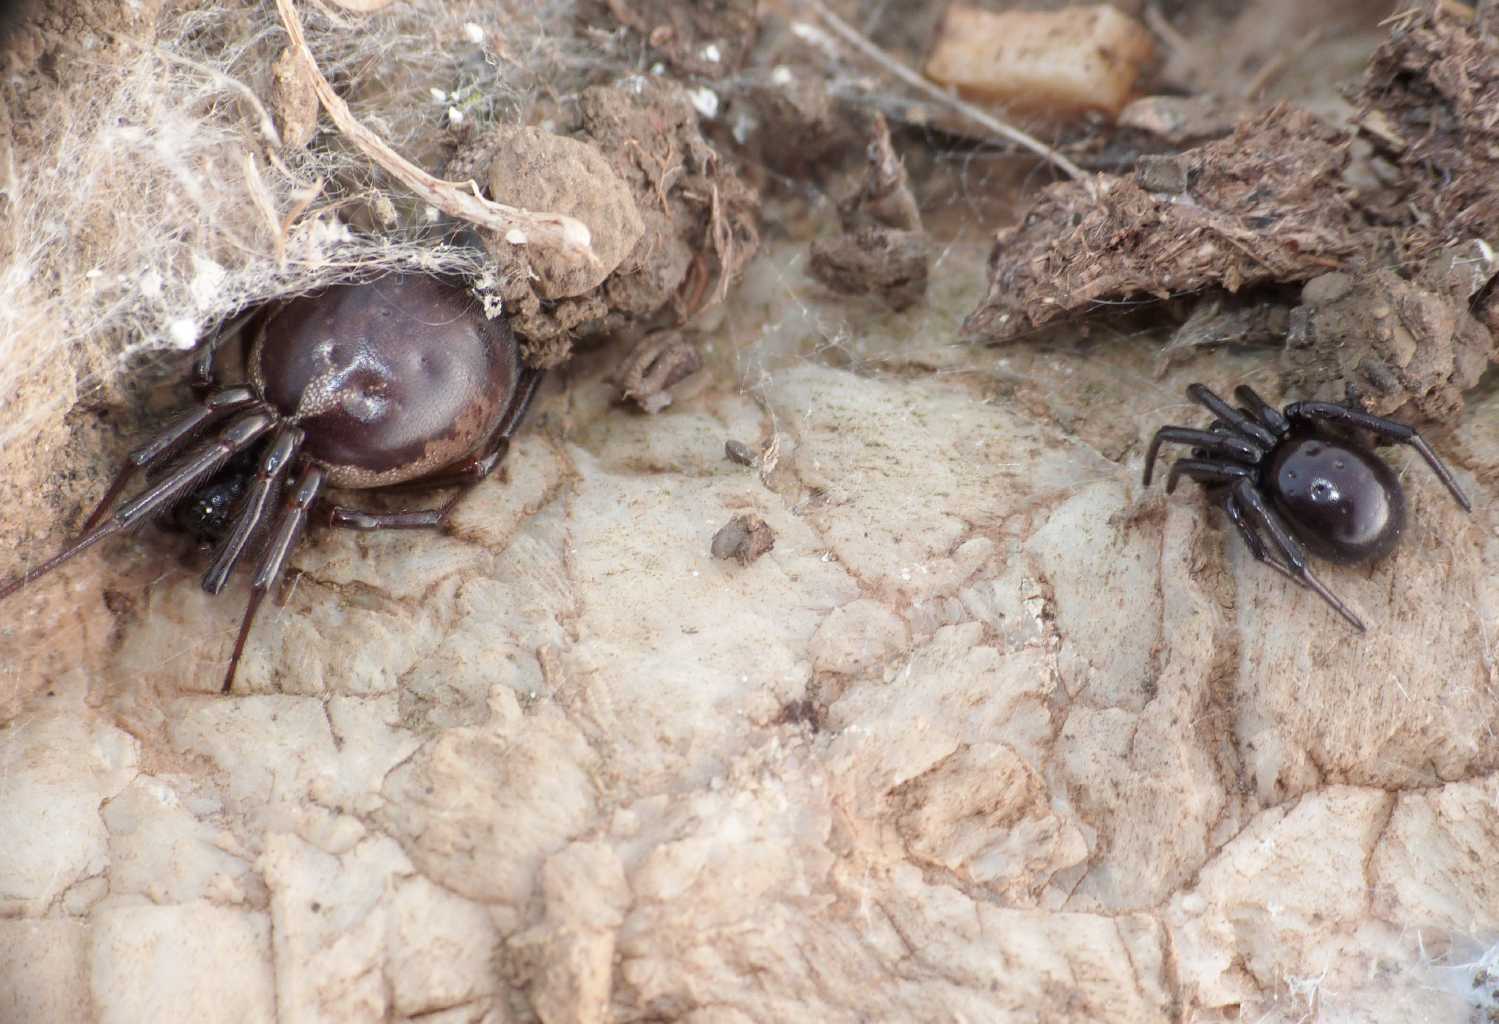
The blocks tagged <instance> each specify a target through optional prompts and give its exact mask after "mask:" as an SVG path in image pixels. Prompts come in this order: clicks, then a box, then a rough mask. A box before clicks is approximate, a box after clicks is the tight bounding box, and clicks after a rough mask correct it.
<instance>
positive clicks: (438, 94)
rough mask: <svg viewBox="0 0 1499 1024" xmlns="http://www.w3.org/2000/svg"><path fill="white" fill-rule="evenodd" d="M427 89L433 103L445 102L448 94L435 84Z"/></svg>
mask: <svg viewBox="0 0 1499 1024" xmlns="http://www.w3.org/2000/svg"><path fill="white" fill-rule="evenodd" d="M427 91H428V92H429V93H431V94H432V102H434V103H446V102H447V101H448V94H447V93H445V92H443V91H442V90H441V89H439V88H437V87H436V86H434V87H433V88H431V89H428V90H427Z"/></svg>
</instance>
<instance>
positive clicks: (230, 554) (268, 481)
mask: <svg viewBox="0 0 1499 1024" xmlns="http://www.w3.org/2000/svg"><path fill="white" fill-rule="evenodd" d="M301 447H302V431H300V430H298V429H297V428H296V427H292V426H285V427H282V428H281V429H280V431H278V432H277V434H276V437H275V440H273V441H272V442H271V446H270V448H269V449H268V450H267V451H266V453H265V457H264V458H262V459H261V461H260V469H259V471H258V472H257V473H256V474H255V482H254V483H253V484H252V485H251V486H250V491H249V493H248V494H246V495H245V497H244V499H243V504H241V505H240V508H239V511H238V513H237V514H236V515H235V517H234V525H233V528H232V529H231V530H230V532H229V535H228V536H227V537H225V538H224V540H223V542H222V543H221V544H220V545H219V548H218V550H217V551H215V552H214V556H213V564H211V565H210V566H209V567H208V571H207V572H205V573H204V574H203V589H204V590H206V591H208V592H209V593H210V594H217V593H218V592H219V591H221V590H223V589H224V584H226V583H228V582H229V574H230V573H231V572H233V571H234V567H235V565H237V564H238V563H239V560H240V559H241V558H242V557H244V553H245V548H246V547H248V546H249V543H250V540H251V539H252V538H253V537H254V536H255V535H256V533H258V532H259V530H260V528H261V527H262V526H264V525H265V521H266V513H267V511H268V509H269V507H270V504H271V497H272V496H273V495H274V494H275V493H276V491H277V489H278V488H279V487H280V485H281V480H282V478H283V477H284V476H285V475H286V472H287V469H288V468H289V467H290V466H291V463H292V460H293V459H294V458H296V455H297V452H298V450H299V449H300V448H301Z"/></svg>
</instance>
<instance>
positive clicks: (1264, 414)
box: [1234, 384, 1291, 437]
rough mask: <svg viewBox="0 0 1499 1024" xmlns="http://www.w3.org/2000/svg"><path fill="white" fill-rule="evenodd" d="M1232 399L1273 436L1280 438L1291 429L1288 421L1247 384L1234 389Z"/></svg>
mask: <svg viewBox="0 0 1499 1024" xmlns="http://www.w3.org/2000/svg"><path fill="white" fill-rule="evenodd" d="M1234 397H1235V398H1237V399H1238V400H1239V401H1241V402H1243V403H1244V406H1245V411H1247V412H1248V413H1249V415H1250V416H1252V417H1254V419H1255V420H1256V421H1257V422H1259V423H1261V424H1263V425H1264V426H1265V427H1266V428H1267V429H1269V431H1270V432H1271V433H1272V434H1274V435H1275V436H1277V437H1280V436H1281V435H1283V434H1285V432H1286V431H1288V430H1290V429H1291V424H1290V421H1288V420H1287V419H1286V417H1285V416H1284V415H1283V414H1282V413H1281V411H1280V410H1279V409H1277V408H1275V407H1274V406H1273V405H1271V404H1270V403H1269V402H1267V401H1265V400H1264V399H1263V398H1261V397H1260V394H1259V392H1258V391H1256V390H1254V388H1252V387H1250V386H1249V385H1248V384H1240V385H1239V386H1238V387H1236V388H1234Z"/></svg>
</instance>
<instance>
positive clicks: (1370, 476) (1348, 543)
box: [1262, 431, 1405, 565]
mask: <svg viewBox="0 0 1499 1024" xmlns="http://www.w3.org/2000/svg"><path fill="white" fill-rule="evenodd" d="M1262 472H1263V478H1262V479H1263V484H1264V487H1265V489H1266V491H1267V492H1268V493H1269V495H1270V498H1271V500H1272V501H1273V502H1274V504H1275V507H1276V509H1277V510H1278V511H1279V512H1280V513H1281V515H1283V516H1284V517H1285V518H1286V520H1287V522H1288V523H1289V524H1290V525H1291V527H1292V529H1294V530H1295V531H1296V535H1297V536H1298V537H1300V538H1301V540H1302V541H1303V542H1304V543H1305V544H1306V546H1307V547H1308V548H1310V549H1311V550H1312V551H1314V552H1315V553H1316V554H1318V555H1319V556H1321V557H1322V558H1325V559H1326V560H1327V561H1329V562H1336V563H1338V564H1341V565H1351V564H1353V563H1356V562H1365V561H1372V560H1373V559H1376V558H1380V557H1382V556H1383V555H1386V554H1388V553H1389V552H1390V550H1391V549H1392V548H1394V546H1395V544H1396V542H1398V541H1399V539H1400V534H1401V532H1402V530H1404V528H1405V493H1404V490H1403V488H1402V487H1401V486H1400V481H1399V479H1398V478H1397V477H1396V476H1395V473H1394V471H1393V470H1392V469H1390V467H1389V465H1388V464H1387V463H1386V462H1385V461H1384V460H1383V459H1381V458H1380V457H1379V456H1377V455H1375V454H1374V452H1372V451H1371V450H1369V449H1368V448H1365V447H1364V446H1363V445H1361V444H1358V443H1357V442H1353V441H1348V440H1344V439H1339V438H1334V437H1331V436H1330V435H1327V434H1324V433H1322V432H1320V431H1308V432H1298V433H1294V434H1292V435H1290V436H1289V437H1287V438H1285V439H1284V440H1282V441H1281V442H1280V444H1278V445H1277V446H1276V447H1275V450H1274V451H1273V452H1272V453H1271V456H1270V459H1269V460H1268V462H1267V464H1266V465H1265V466H1264V469H1263V471H1262Z"/></svg>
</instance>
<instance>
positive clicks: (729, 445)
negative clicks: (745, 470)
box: [723, 440, 756, 466]
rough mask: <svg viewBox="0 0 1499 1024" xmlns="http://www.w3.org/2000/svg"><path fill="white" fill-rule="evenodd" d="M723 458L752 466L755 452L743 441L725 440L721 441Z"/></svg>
mask: <svg viewBox="0 0 1499 1024" xmlns="http://www.w3.org/2000/svg"><path fill="white" fill-rule="evenodd" d="M723 454H724V458H726V459H728V460H729V461H730V462H737V463H738V464H739V465H741V466H753V465H754V464H755V461H756V460H755V453H754V452H753V451H751V450H750V446H749V445H747V444H745V443H744V442H743V441H733V440H730V441H725V442H724V443H723Z"/></svg>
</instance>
